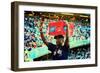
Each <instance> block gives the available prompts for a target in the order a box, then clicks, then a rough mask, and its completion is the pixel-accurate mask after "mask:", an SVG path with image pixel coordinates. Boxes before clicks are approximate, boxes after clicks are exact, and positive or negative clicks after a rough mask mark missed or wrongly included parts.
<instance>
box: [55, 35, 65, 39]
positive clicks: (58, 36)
mask: <svg viewBox="0 0 100 73" xmlns="http://www.w3.org/2000/svg"><path fill="white" fill-rule="evenodd" d="M57 38H64V36H63V35H56V36H54V39H57Z"/></svg>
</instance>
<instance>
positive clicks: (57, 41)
mask: <svg viewBox="0 0 100 73" xmlns="http://www.w3.org/2000/svg"><path fill="white" fill-rule="evenodd" d="M63 42H64V38H56V45H58V46H62V45H63Z"/></svg>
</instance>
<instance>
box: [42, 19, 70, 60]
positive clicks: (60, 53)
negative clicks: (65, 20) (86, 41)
mask: <svg viewBox="0 0 100 73" xmlns="http://www.w3.org/2000/svg"><path fill="white" fill-rule="evenodd" d="M42 27H43V21H42V22H41V26H40V35H41V38H42V40H43V42H44V43H45V44H46V46H47V47H48V49H49V50H50V51H51V52H52V60H66V59H68V48H69V45H68V29H66V31H67V32H66V40H65V42H64V36H63V35H57V36H54V39H56V45H54V44H52V43H50V42H48V41H47V40H46V39H45V37H44V35H43V32H42ZM66 27H67V25H66ZM63 44H64V45H63Z"/></svg>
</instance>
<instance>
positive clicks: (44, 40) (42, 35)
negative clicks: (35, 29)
mask: <svg viewBox="0 0 100 73" xmlns="http://www.w3.org/2000/svg"><path fill="white" fill-rule="evenodd" d="M43 22H44V20H42V21H41V24H40V36H41V39H42V41H43V42H44V44H46V45H48V42H47V40H46V39H45V37H44V34H43V32H42V28H43Z"/></svg>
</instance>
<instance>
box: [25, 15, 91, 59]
mask: <svg viewBox="0 0 100 73" xmlns="http://www.w3.org/2000/svg"><path fill="white" fill-rule="evenodd" d="M41 20H42V17H41V16H38V15H37V16H33V15H32V14H30V15H27V16H24V52H25V53H24V56H25V61H26V60H27V59H29V58H30V57H29V56H28V54H29V51H31V50H32V49H37V48H38V47H43V46H45V44H44V43H43V41H42V39H41V37H40V32H39V28H40V25H41V22H40V21H41ZM56 21H58V19H50V18H44V22H43V24H44V25H43V33H44V36H45V38H46V40H48V41H50V42H52V43H55V39H54V38H53V36H50V35H48V32H49V31H48V24H49V22H56ZM66 21H67V20H66ZM74 26H75V28H74V31H73V35H72V36H71V37H69V39H70V40H69V42H72V41H77V40H90V24H89V23H87V24H86V25H84V24H83V23H82V22H81V21H74ZM76 44H77V43H76ZM87 58H90V48H77V50H76V51H75V50H74V49H69V57H68V59H87Z"/></svg>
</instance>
